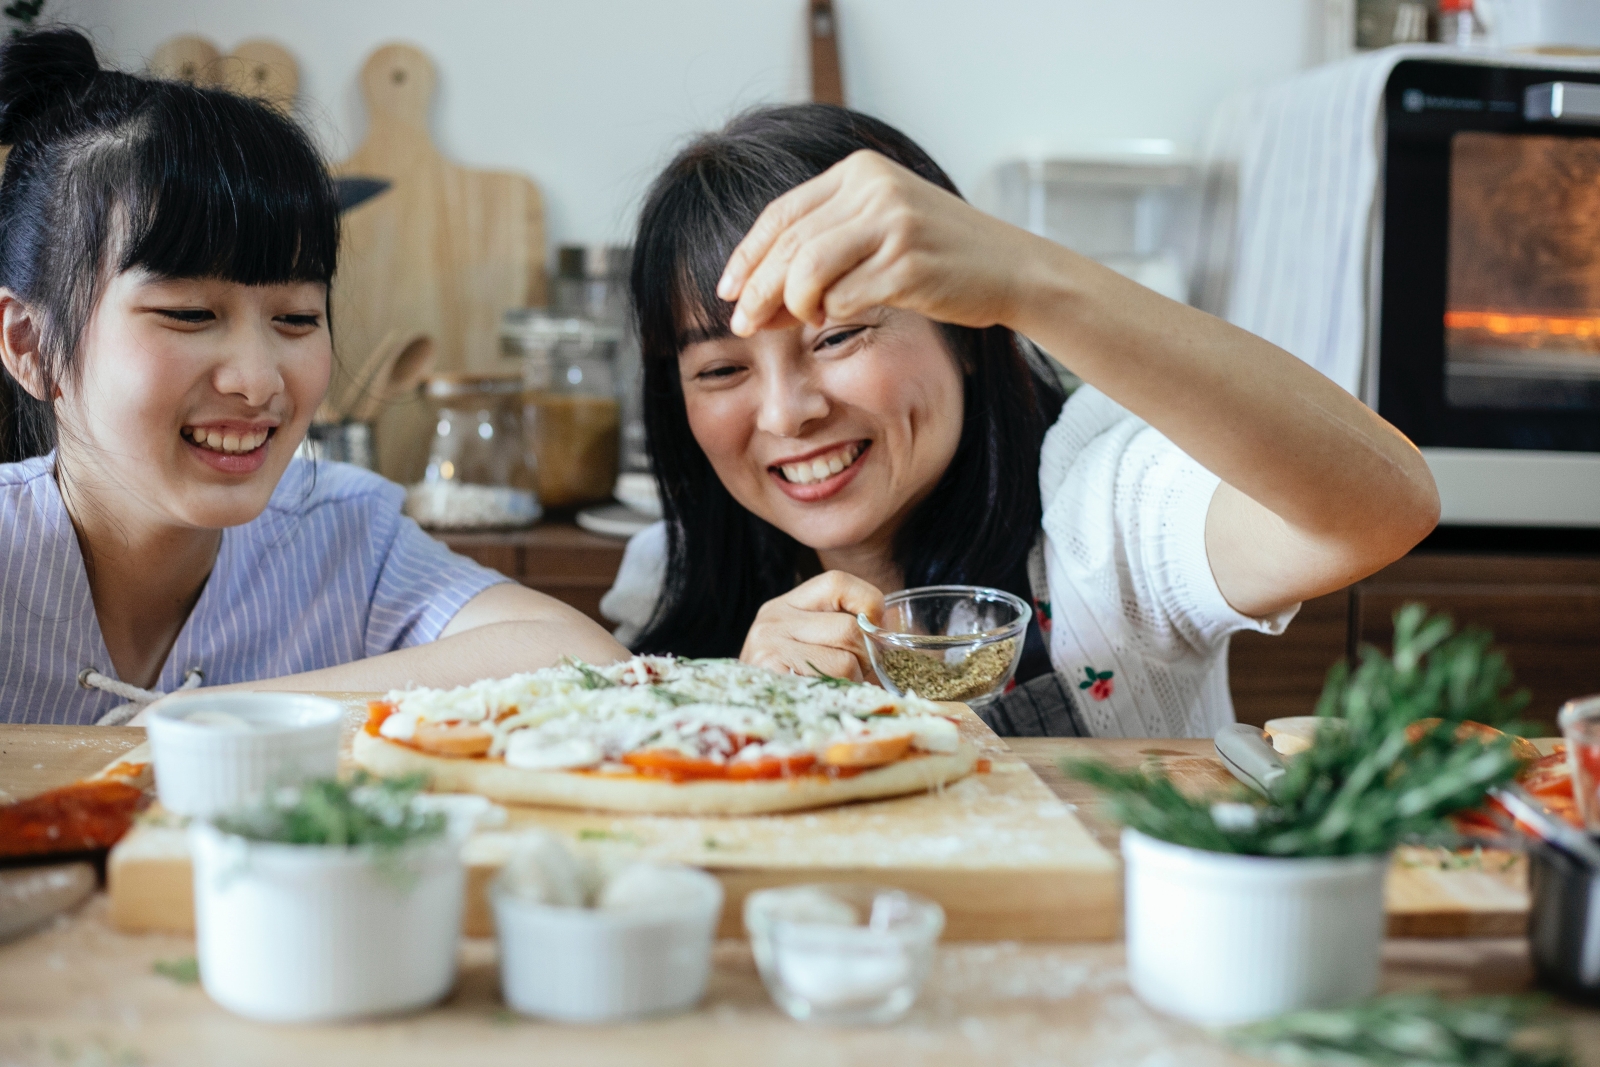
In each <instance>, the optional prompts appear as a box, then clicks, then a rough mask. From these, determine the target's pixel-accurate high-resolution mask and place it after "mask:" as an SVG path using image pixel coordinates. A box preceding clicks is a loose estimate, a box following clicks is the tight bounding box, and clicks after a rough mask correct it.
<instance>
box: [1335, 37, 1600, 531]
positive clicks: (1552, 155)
mask: <svg viewBox="0 0 1600 1067" xmlns="http://www.w3.org/2000/svg"><path fill="white" fill-rule="evenodd" d="M1383 119H1384V149H1383V171H1382V173H1383V185H1382V199H1381V202H1380V206H1379V209H1378V210H1379V211H1380V212H1381V221H1382V227H1381V238H1380V242H1379V243H1378V244H1377V245H1375V246H1374V256H1375V260H1374V263H1375V265H1376V266H1377V267H1378V269H1377V270H1376V271H1374V272H1373V275H1372V278H1373V286H1374V290H1375V291H1374V293H1373V296H1374V297H1375V298H1376V300H1375V304H1374V306H1375V307H1376V308H1377V311H1378V313H1377V314H1376V315H1374V316H1373V317H1372V320H1371V322H1372V330H1373V336H1372V337H1371V338H1370V347H1369V349H1368V351H1369V353H1373V354H1375V355H1376V357H1377V358H1375V359H1369V360H1368V361H1367V372H1366V382H1365V393H1366V396H1365V399H1366V400H1367V402H1368V403H1370V404H1372V406H1373V407H1375V408H1376V409H1377V410H1378V411H1379V413H1381V414H1382V415H1383V416H1384V417H1385V418H1387V419H1388V420H1389V421H1390V422H1392V423H1394V424H1395V425H1396V426H1397V427H1399V428H1400V429H1401V430H1402V431H1403V432H1404V433H1405V434H1406V435H1407V436H1409V437H1410V438H1411V439H1412V440H1413V441H1415V442H1416V443H1417V444H1418V445H1419V446H1421V448H1422V449H1423V453H1424V455H1425V456H1426V457H1427V459H1428V462H1429V465H1430V466H1431V467H1432V468H1433V471H1434V475H1435V477H1436V478H1437V480H1438V482H1439V487H1440V493H1441V496H1442V498H1443V501H1444V515H1443V522H1444V523H1446V524H1457V525H1505V526H1564V527H1600V69H1595V68H1592V67H1591V68H1589V69H1587V70H1583V69H1574V70H1562V69H1552V68H1550V67H1544V66H1541V67H1531V66H1529V67H1523V66H1516V65H1495V64H1488V63H1481V62H1479V63H1461V62H1449V61H1434V60H1427V59H1420V60H1418V59H1412V60H1405V61H1403V62H1400V63H1398V64H1397V65H1396V66H1395V67H1394V70H1393V72H1392V73H1391V74H1390V77H1389V81H1388V85H1387V89H1386V92H1385V95H1384V106H1383Z"/></svg>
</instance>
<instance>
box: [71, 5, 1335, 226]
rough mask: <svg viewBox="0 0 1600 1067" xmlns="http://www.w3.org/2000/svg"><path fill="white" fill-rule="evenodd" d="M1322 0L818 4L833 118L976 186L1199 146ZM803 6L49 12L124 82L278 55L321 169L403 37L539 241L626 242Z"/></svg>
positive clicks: (795, 95) (459, 130)
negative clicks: (242, 55)
mask: <svg viewBox="0 0 1600 1067" xmlns="http://www.w3.org/2000/svg"><path fill="white" fill-rule="evenodd" d="M1321 3H1322V0H1209V2H1196V0H983V2H981V3H980V2H975V0H965V2H957V0H835V4H836V10H837V11H838V12H839V24H840V35H841V42H842V53H843V54H842V63H843V68H844V82H845V92H846V94H847V96H848V98H849V102H850V104H851V105H852V106H854V107H858V108H861V109H862V110H865V111H869V112H871V113H873V114H875V115H878V116H879V117H881V118H884V119H886V120H888V121H889V122H892V123H894V124H896V125H898V126H900V127H901V128H902V129H904V130H905V131H906V132H907V133H909V134H910V135H911V136H912V137H914V138H916V139H918V140H919V141H921V142H922V143H923V145H924V146H925V147H926V148H927V149H928V150H929V151H930V152H931V153H932V154H933V156H934V158H935V159H937V160H939V161H940V162H941V163H942V164H943V165H944V166H945V167H946V169H947V170H948V171H949V172H950V174H951V176H952V177H953V178H954V179H955V180H956V182H957V184H958V185H960V186H961V187H962V188H963V189H966V190H969V191H970V190H973V189H974V188H975V187H977V186H978V185H979V182H980V179H981V178H982V176H983V175H984V174H985V173H986V172H987V171H988V169H989V168H990V167H992V166H993V165H994V164H995V163H997V162H999V161H1000V160H1002V159H1004V158H1006V157H1008V156H1014V155H1017V154H1020V153H1022V152H1024V151H1028V150H1038V149H1040V148H1044V149H1050V148H1058V147H1062V146H1069V145H1071V144H1074V143H1081V142H1084V141H1093V140H1102V139H1107V138H1124V137H1162V138H1170V139H1174V140H1177V141H1180V142H1187V143H1194V142H1196V141H1198V140H1199V138H1200V136H1201V134H1202V132H1203V129H1204V124H1205V121H1206V118H1207V116H1208V114H1209V112H1210V110H1211V109H1212V108H1213V107H1214V106H1215V105H1216V104H1217V103H1218V102H1219V101H1220V100H1221V99H1222V98H1223V97H1224V96H1226V95H1227V94H1229V93H1230V92H1232V91H1234V90H1236V89H1240V88H1244V87H1248V86H1254V85H1259V84H1262V83H1264V82H1268V81H1271V80H1274V79H1277V78H1280V77H1283V76H1285V75H1287V74H1290V73H1292V72H1293V71H1295V70H1298V69H1300V68H1301V67H1303V66H1305V65H1306V64H1307V63H1308V62H1309V61H1310V59H1311V58H1312V57H1314V56H1317V55H1319V54H1320V48H1321V42H1320V40H1318V39H1317V36H1318V34H1319V33H1320V15H1319V13H1320V10H1321ZM803 9H804V0H691V2H683V0H520V2H519V0H454V2H442V0H47V4H46V11H47V13H48V14H53V15H54V16H55V17H58V18H61V19H63V20H66V21H71V22H75V23H77V24H79V25H81V26H83V27H85V28H87V29H88V30H89V31H90V32H91V33H92V35H93V36H94V38H95V40H96V41H97V42H98V44H99V45H100V47H101V49H102V50H103V51H104V53H105V54H106V55H107V56H108V57H109V58H110V59H112V60H114V61H115V62H117V63H120V64H122V65H124V66H126V67H129V68H138V67H141V66H142V65H143V59H144V57H145V56H148V55H149V54H150V53H151V52H152V51H153V50H154V49H155V48H156V47H157V46H158V45H159V44H161V43H162V42H163V41H165V40H167V39H168V38H170V37H172V36H175V35H177V34H180V33H199V34H203V35H205V36H207V37H209V38H211V39H212V40H213V41H215V42H216V43H218V44H219V45H220V46H221V47H222V49H223V50H224V51H227V50H228V49H230V48H232V47H233V46H234V45H235V44H237V43H238V42H239V41H241V40H244V39H246V38H249V37H270V38H273V39H275V40H277V41H279V42H280V43H282V44H284V45H285V46H287V47H288V48H289V50H290V51H291V52H293V53H294V54H295V56H296V58H297V59H298V60H299V63H300V67H301V102H300V107H301V111H302V117H303V118H304V119H305V120H306V121H307V122H308V123H309V124H310V125H311V126H312V128H313V129H314V130H315V131H316V134H317V137H318V139H319V140H320V142H321V144H322V146H323V148H324V150H325V151H326V152H327V153H328V154H329V156H330V157H331V158H334V159H337V158H340V157H342V156H343V155H345V154H346V153H347V152H348V151H349V150H350V149H351V148H352V147H354V146H355V145H356V144H357V143H358V142H359V141H360V138H361V135H362V131H363V129H364V128H365V117H364V114H363V107H362V103H361V100H360V97H359V93H358V91H357V87H356V72H357V71H358V70H359V68H360V66H361V63H362V61H363V60H364V59H365V57H366V56H367V55H368V53H370V52H371V51H372V49H373V48H375V47H376V46H378V45H379V44H382V43H385V42H388V41H391V40H406V41H409V42H411V43H414V44H416V45H419V46H420V47H422V48H423V50H424V51H426V52H427V53H428V54H429V55H430V56H432V57H433V59H434V61H435V63H436V64H437V65H438V67H439V93H438V98H437V100H436V103H435V113H434V130H435V137H436V139H437V140H438V142H439V143H440V145H441V146H442V147H443V148H444V150H445V151H446V152H447V153H448V154H449V155H450V156H452V157H453V158H455V159H456V160H458V161H459V162H462V163H465V164H467V165H469V166H478V167H492V168H497V169H500V168H504V169H514V170H520V171H524V172H526V173H527V174H529V175H531V176H532V177H533V178H534V180H535V181H537V182H538V183H539V184H540V186H541V188H542V189H543V190H544V192H545V197H546V204H547V208H548V212H549V234H550V241H551V244H552V246H553V245H555V244H557V243H561V242H569V241H600V240H624V239H626V237H627V234H628V231H629V228H630V225H631V216H632V212H633V210H634V209H635V207H636V205H637V201H638V197H639V194H640V193H641V192H642V190H643V188H644V186H645V185H646V184H647V183H648V182H649V180H650V178H651V176H652V175H653V173H654V172H655V170H656V168H658V167H659V166H660V165H661V164H662V163H663V162H665V160H666V159H667V158H668V156H669V155H670V154H671V152H672V150H673V149H674V148H675V147H676V146H677V145H679V144H680V143H681V142H682V141H683V140H684V139H685V137H687V136H688V135H689V134H691V133H692V132H694V131H696V130H699V129H703V128H706V127H709V126H713V125H715V124H717V123H718V122H719V121H721V120H722V119H723V118H725V117H726V116H728V115H729V114H730V113H732V112H733V111H735V110H738V109H740V108H743V107H748V106H750V105H753V104H758V103H762V102H768V101H786V100H798V99H804V98H805V97H806V92H807V90H806V86H807V84H808V82H807V70H808V67H807V52H806V41H805V38H804V36H803V34H804V20H803V18H802V11H803Z"/></svg>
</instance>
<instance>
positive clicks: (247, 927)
mask: <svg viewBox="0 0 1600 1067" xmlns="http://www.w3.org/2000/svg"><path fill="white" fill-rule="evenodd" d="M189 841H190V849H191V852H192V854H193V859H194V905H195V907H194V913H195V936H196V943H197V949H196V955H197V957H198V959H199V962H200V982H201V984H202V985H203V986H204V987H205V991H206V993H207V994H208V995H210V997H211V999H212V1000H214V1001H216V1002H217V1003H218V1004H220V1005H222V1006H223V1007H224V1008H227V1009H228V1010H229V1011H232V1012H236V1013H237V1014H239V1015H243V1016H247V1017H249V1018H251V1019H259V1020H262V1021H264V1022H302V1023H304V1022H328V1021H332V1020H336V1019H351V1018H359V1017H362V1016H369V1015H386V1014H391V1013H394V1012H401V1011H407V1010H411V1009H415V1008H421V1007H425V1006H427V1005H429V1004H432V1003H433V1002H434V1001H436V1000H438V999H440V998H441V997H443V996H444V995H445V994H446V993H448V992H449V991H450V987H451V985H452V984H454V982H455V974H456V949H457V943H458V941H459V940H460V936H461V907H462V899H463V891H464V885H465V881H466V874H465V867H464V866H463V865H462V862H461V854H460V842H459V841H456V840H453V839H451V838H448V837H447V838H444V839H439V840H435V841H432V842H429V843H427V844H423V845H418V846H414V847H411V848H406V849H402V850H400V851H398V852H393V853H384V852H380V851H374V850H372V849H370V848H353V849H352V848H339V847H334V846H326V845H282V844H269V843H266V842H260V841H249V840H246V839H245V838H242V837H236V836H234V835H232V834H226V833H223V832H222V831H220V830H218V829H216V828H215V827H213V826H211V825H210V824H209V823H195V824H194V825H192V826H191V827H190V830H189Z"/></svg>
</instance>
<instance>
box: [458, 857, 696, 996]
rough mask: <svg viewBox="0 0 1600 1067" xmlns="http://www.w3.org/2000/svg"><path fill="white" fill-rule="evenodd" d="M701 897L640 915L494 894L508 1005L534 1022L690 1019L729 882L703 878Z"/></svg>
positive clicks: (498, 889)
mask: <svg viewBox="0 0 1600 1067" xmlns="http://www.w3.org/2000/svg"><path fill="white" fill-rule="evenodd" d="M684 873H685V874H689V875H693V876H694V877H695V880H696V881H698V882H699V884H700V889H699V891H698V893H696V894H695V896H694V899H691V900H680V901H674V902H667V901H663V902H662V903H661V904H660V905H659V906H650V907H639V908H616V909H607V908H572V907H558V906H555V905H551V904H539V903H534V902H532V901H529V900H526V899H524V898H522V897H519V896H517V895H515V894H514V893H511V892H509V891H508V890H507V889H506V887H505V886H504V885H503V884H502V883H501V881H500V880H499V879H496V880H495V882H494V884H493V885H492V886H491V887H490V891H489V893H490V899H491V900H492V901H493V903H494V924H495V932H496V936H497V937H498V938H499V942H500V985H501V989H502V992H503V993H504V994H505V998H506V1003H507V1004H510V1005H511V1007H512V1008H514V1009H516V1010H517V1011H519V1012H522V1013H524V1014H527V1015H537V1016H540V1017H541V1018H545V1019H556V1020H559V1021H561V1022H579V1023H600V1022H618V1021H621V1020H624V1019H636V1018H640V1017H642V1016H646V1015H659V1014H663V1013H666V1012H672V1011H683V1010H686V1009H688V1008H691V1007H693V1006H694V1005H696V1004H698V1003H699V1002H700V998H702V997H703V996H705V992H706V980H707V978H708V977H709V976H710V973H711V942H712V938H713V937H714V936H715V935H716V930H717V919H718V917H719V916H720V915H721V914H722V884H721V883H720V882H718V881H717V880H716V879H715V878H714V877H712V876H711V875H709V874H706V873H705V872H704V871H685V872H684Z"/></svg>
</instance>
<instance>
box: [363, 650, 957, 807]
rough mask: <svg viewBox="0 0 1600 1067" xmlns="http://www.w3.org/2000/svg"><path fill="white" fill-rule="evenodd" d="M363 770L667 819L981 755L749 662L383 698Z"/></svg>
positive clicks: (834, 689) (820, 793)
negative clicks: (421, 774)
mask: <svg viewBox="0 0 1600 1067" xmlns="http://www.w3.org/2000/svg"><path fill="white" fill-rule="evenodd" d="M354 752H355V758H356V762H358V763H360V764H361V765H362V766H364V767H366V768H367V769H369V770H372V771H375V772H377V773H379V774H386V775H392V774H407V773H413V772H418V771H421V772H424V773H426V774H427V775H429V777H430V778H431V780H432V784H433V788H435V789H437V790H444V791H452V792H471V793H479V794H482V795H484V796H487V797H492V798H493V799H495V800H502V801H509V802H513V803H525V804H549V805H555V806H558V807H569V808H596V809H601V810H608V811H629V812H646V813H655V814H663V815H677V814H692V815H753V814H761V813H767V812H780V811H796V810H800V809H804V808H816V807H823V806H827V805H831V804H843V803H847V802H850V801H855V800H868V799H876V798H881V797H891V796H899V795H902V794H906V793H915V792H920V791H922V790H926V789H932V788H937V787H939V786H942V785H944V784H946V783H949V782H952V781H955V780H956V779H958V778H961V777H963V776H964V775H966V774H969V773H971V771H972V770H973V768H974V766H975V765H976V763H977V760H978V753H977V751H976V749H974V748H973V747H972V746H971V745H969V744H966V743H964V742H962V740H961V738H960V734H959V731H958V730H957V728H956V723H955V721H954V720H953V719H951V718H950V717H949V716H948V713H947V710H946V709H944V708H941V707H940V706H939V705H937V704H934V703H932V702H931V701H927V700H921V699H919V698H917V697H896V696H893V695H891V694H889V693H886V692H885V691H884V690H882V689H879V688H877V687H876V686H871V685H862V684H858V683H854V682H849V681H846V680H844V679H840V678H829V677H819V678H812V677H802V676H797V675H788V674H775V673H773V672H771V671H767V670H763V669H761V668H759V667H751V666H748V665H746V664H743V663H740V662H738V661H737V660H724V659H674V658H672V657H666V656H637V657H635V658H633V659H631V660H628V661H626V662H623V663H616V664H612V665H610V666H605V667H595V666H589V665H588V664H584V663H579V662H577V661H573V660H568V661H565V662H563V663H562V664H561V665H560V666H556V667H548V668H546V669H544V670H540V671H534V672H532V673H530V674H519V675H515V676H513V677H511V678H505V679H490V680H486V681H482V682H477V683H475V684H473V685H468V686H462V687H461V688H458V689H443V690H442V689H406V690H397V691H395V692H392V693H389V694H387V695H386V696H385V697H384V698H383V699H382V700H378V701H373V702H372V704H371V705H370V708H369V714H368V719H367V723H366V726H365V728H364V729H362V730H361V731H359V732H358V733H357V735H356V740H355V746H354Z"/></svg>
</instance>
